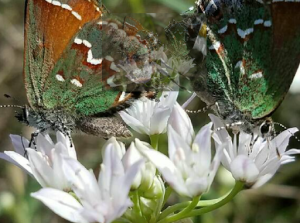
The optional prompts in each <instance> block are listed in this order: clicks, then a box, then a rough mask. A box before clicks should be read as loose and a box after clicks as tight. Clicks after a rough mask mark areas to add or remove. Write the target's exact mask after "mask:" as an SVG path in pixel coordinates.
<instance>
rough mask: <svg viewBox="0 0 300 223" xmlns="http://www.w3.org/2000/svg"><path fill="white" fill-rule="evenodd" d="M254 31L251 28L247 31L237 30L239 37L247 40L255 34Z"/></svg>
mask: <svg viewBox="0 0 300 223" xmlns="http://www.w3.org/2000/svg"><path fill="white" fill-rule="evenodd" d="M253 31H254V29H253V28H249V29H246V30H242V29H237V32H238V35H239V36H240V37H241V38H242V39H245V38H246V36H248V35H250V34H251V33H253Z"/></svg>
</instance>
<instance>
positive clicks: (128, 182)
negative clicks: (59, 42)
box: [0, 92, 300, 223]
mask: <svg viewBox="0 0 300 223" xmlns="http://www.w3.org/2000/svg"><path fill="white" fill-rule="evenodd" d="M177 96H178V92H163V93H162V95H161V97H160V99H159V100H158V101H152V100H149V99H146V98H142V99H140V100H138V101H137V102H136V103H135V104H134V105H133V106H132V107H131V108H129V109H127V110H126V111H123V112H120V115H121V117H122V118H123V120H124V121H125V123H126V124H127V125H129V126H130V127H131V128H132V129H133V130H135V131H136V132H139V133H140V134H145V135H148V136H150V139H151V140H150V141H151V144H149V143H147V142H143V141H141V140H139V139H137V138H136V139H134V140H133V141H132V142H131V144H130V146H129V147H128V148H127V150H126V148H125V145H124V144H123V143H122V142H120V141H117V139H115V138H111V139H109V140H108V141H107V142H106V144H105V145H104V146H103V148H102V157H103V163H102V164H101V171H100V173H99V175H98V177H96V176H95V175H94V173H93V171H92V170H88V169H86V168H85V167H84V166H83V165H82V164H81V163H80V162H79V161H78V160H77V155H76V151H75V148H74V146H71V144H70V139H69V138H68V137H67V136H65V135H64V134H62V133H60V132H57V133H56V143H54V142H53V141H52V139H51V138H50V137H49V135H42V134H39V135H38V137H37V139H36V145H35V147H34V148H32V147H30V146H29V141H28V140H26V139H24V138H22V137H20V136H15V135H12V136H11V140H12V143H13V145H14V148H15V152H12V151H6V152H4V153H0V158H2V159H5V160H7V161H9V162H12V163H14V164H15V165H17V166H19V167H20V168H22V169H23V170H24V171H25V172H27V173H28V174H29V175H31V176H32V177H34V178H35V179H36V181H37V182H38V183H39V184H40V185H41V187H42V189H40V190H39V191H37V192H34V193H32V194H31V195H32V197H34V198H36V199H38V200H40V201H41V202H43V203H44V204H45V205H46V206H48V207H49V208H50V209H52V210H53V211H54V212H55V213H56V214H58V215H60V216H61V217H63V218H65V219H67V220H69V221H70V222H78V223H94V222H99V223H100V222H101V223H110V222H113V221H118V222H142V223H143V222H145V223H146V222H159V223H165V222H175V221H178V220H180V219H183V218H188V217H190V216H195V215H200V214H203V213H205V212H207V210H208V209H205V207H204V208H201V207H203V206H205V205H206V207H207V206H208V207H209V210H210V211H211V210H214V209H216V208H219V207H220V206H222V205H223V204H225V203H226V202H228V201H229V200H230V199H229V198H232V197H234V196H235V195H236V194H237V193H238V192H239V191H241V190H242V189H246V188H257V187H259V186H262V185H263V184H265V183H266V182H267V181H268V180H270V179H271V178H272V177H273V176H274V174H275V173H276V172H277V170H278V169H279V167H280V166H281V165H282V164H286V163H289V162H292V161H294V157H293V156H292V155H295V154H299V153H300V150H297V149H290V150H286V149H287V146H288V142H289V138H290V137H291V136H292V135H293V134H294V133H295V132H297V131H298V130H297V129H296V128H291V129H287V130H285V131H283V132H282V133H281V134H279V135H278V136H276V137H274V138H270V139H265V138H262V137H259V136H258V137H253V136H252V135H249V134H246V133H244V132H240V133H239V134H235V135H234V136H233V138H232V137H231V136H230V134H229V133H228V131H227V129H226V128H225V127H224V124H223V122H222V120H221V119H219V118H218V117H217V116H215V115H209V117H210V119H211V122H210V123H208V124H206V125H205V126H203V127H202V128H201V129H200V130H199V131H198V132H197V133H195V130H194V127H193V125H192V122H191V120H190V118H189V116H188V115H187V113H186V112H185V111H184V109H183V108H182V107H181V106H180V105H179V104H178V103H177V102H176V99H177ZM165 133H166V134H167V137H168V151H167V155H166V154H164V153H162V152H161V151H159V144H158V140H157V139H158V138H159V136H160V135H162V134H165ZM254 138H255V140H254ZM153 139H156V140H153ZM213 148H214V149H213ZM220 165H222V166H223V167H225V168H226V169H227V170H228V171H230V172H231V174H232V176H233V178H234V179H235V180H236V186H235V187H234V188H233V190H232V191H231V192H230V193H229V194H228V195H227V196H225V198H224V197H223V198H220V200H219V203H216V202H215V201H214V202H211V203H210V202H209V201H206V203H205V205H203V204H202V205H201V201H199V199H200V198H201V195H202V194H204V193H207V192H209V190H210V187H211V185H212V184H213V182H214V177H215V175H216V173H217V171H218V169H219V166H220ZM173 191H175V192H176V193H177V194H178V195H179V196H183V197H187V198H189V199H191V202H189V203H183V204H182V205H174V206H171V207H169V208H167V209H165V210H163V207H164V204H165V203H166V201H167V199H168V197H169V195H170V193H172V192H173ZM225 201H226V202H225Z"/></svg>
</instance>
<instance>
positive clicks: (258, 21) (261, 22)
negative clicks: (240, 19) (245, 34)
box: [254, 19, 264, 25]
mask: <svg viewBox="0 0 300 223" xmlns="http://www.w3.org/2000/svg"><path fill="white" fill-rule="evenodd" d="M263 23H264V20H263V19H257V20H255V21H254V25H260V24H263Z"/></svg>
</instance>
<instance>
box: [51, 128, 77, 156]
mask: <svg viewBox="0 0 300 223" xmlns="http://www.w3.org/2000/svg"><path fill="white" fill-rule="evenodd" d="M56 140H57V144H58V143H62V144H63V145H64V147H65V149H66V150H67V154H68V156H70V157H71V158H73V159H77V154H76V150H75V146H74V143H73V145H72V146H71V144H70V139H69V137H67V136H65V135H64V134H62V133H61V132H60V131H57V132H56Z"/></svg>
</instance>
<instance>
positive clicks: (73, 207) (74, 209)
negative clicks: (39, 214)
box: [31, 188, 86, 223]
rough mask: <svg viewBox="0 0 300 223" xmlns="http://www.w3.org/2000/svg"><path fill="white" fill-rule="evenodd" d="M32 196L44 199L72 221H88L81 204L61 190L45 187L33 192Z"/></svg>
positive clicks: (51, 207)
mask: <svg viewBox="0 0 300 223" xmlns="http://www.w3.org/2000/svg"><path fill="white" fill-rule="evenodd" d="M31 196H32V197H34V198H36V199H38V200H40V201H42V202H43V203H44V204H45V205H46V206H48V207H49V208H50V209H51V210H52V211H53V212H54V213H56V214H58V215H59V216H61V217H63V218H65V219H67V220H68V221H71V222H76V223H77V222H78V223H84V222H86V221H85V220H84V219H83V218H82V216H81V215H80V212H81V210H82V206H81V204H80V203H79V202H78V201H77V200H76V199H75V198H74V197H73V196H71V195H69V194H68V193H65V192H63V191H60V190H56V189H52V188H44V189H41V190H39V191H38V192H35V193H32V194H31Z"/></svg>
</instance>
